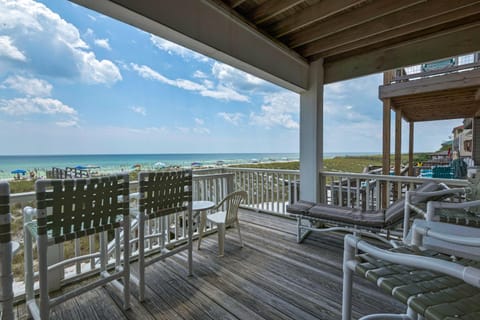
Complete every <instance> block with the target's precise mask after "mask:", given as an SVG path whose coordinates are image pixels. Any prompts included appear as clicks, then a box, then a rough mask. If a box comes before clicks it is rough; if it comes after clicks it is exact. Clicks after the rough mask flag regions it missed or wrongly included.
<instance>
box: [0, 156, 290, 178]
mask: <svg viewBox="0 0 480 320" xmlns="http://www.w3.org/2000/svg"><path fill="white" fill-rule="evenodd" d="M279 160H298V154H296V153H205V154H201V153H183V154H108V155H107V154H101V155H98V154H92V155H21V156H20V155H19V156H0V178H1V179H8V178H12V177H13V174H11V173H10V172H11V171H13V170H15V169H23V170H26V171H33V170H35V169H36V170H37V172H38V176H45V171H46V170H50V169H51V168H52V167H57V168H65V167H76V166H98V167H100V168H99V169H98V170H97V169H95V170H96V171H99V172H101V173H109V172H118V171H122V170H123V171H128V170H131V169H132V167H133V166H134V165H140V166H141V168H142V169H152V168H153V167H154V164H155V163H157V162H161V163H163V164H165V165H166V166H180V167H190V166H191V165H192V163H194V162H198V163H200V164H201V165H202V166H215V165H216V163H217V161H223V163H224V164H226V165H227V164H237V163H249V162H257V161H258V162H267V161H279ZM27 174H28V172H27Z"/></svg>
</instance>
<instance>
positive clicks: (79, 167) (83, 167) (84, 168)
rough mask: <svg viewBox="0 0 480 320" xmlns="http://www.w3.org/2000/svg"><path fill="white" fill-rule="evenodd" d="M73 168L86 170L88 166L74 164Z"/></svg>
mask: <svg viewBox="0 0 480 320" xmlns="http://www.w3.org/2000/svg"><path fill="white" fill-rule="evenodd" d="M75 169H78V170H87V169H88V167H85V166H76V167H75Z"/></svg>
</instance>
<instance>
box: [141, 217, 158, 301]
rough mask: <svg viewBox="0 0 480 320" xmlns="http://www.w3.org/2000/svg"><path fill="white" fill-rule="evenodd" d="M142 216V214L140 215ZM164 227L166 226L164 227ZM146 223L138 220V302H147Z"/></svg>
mask: <svg viewBox="0 0 480 320" xmlns="http://www.w3.org/2000/svg"><path fill="white" fill-rule="evenodd" d="M140 215H142V213H140ZM162 227H164V226H162ZM144 239H145V221H144V219H143V218H141V217H140V218H139V219H138V276H139V285H138V300H139V301H140V302H143V301H144V300H145V240H144Z"/></svg>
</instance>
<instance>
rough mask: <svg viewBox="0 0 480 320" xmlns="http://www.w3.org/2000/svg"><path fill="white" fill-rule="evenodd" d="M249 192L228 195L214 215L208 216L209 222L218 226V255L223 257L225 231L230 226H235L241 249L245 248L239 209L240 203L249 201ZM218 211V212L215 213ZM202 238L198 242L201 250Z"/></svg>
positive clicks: (215, 208) (241, 191)
mask: <svg viewBox="0 0 480 320" xmlns="http://www.w3.org/2000/svg"><path fill="white" fill-rule="evenodd" d="M247 196H248V195H247V192H246V191H243V190H240V191H235V192H232V193H230V194H228V195H227V196H226V197H225V198H224V199H223V200H222V201H220V203H219V204H217V205H216V206H215V207H214V208H213V209H212V211H214V213H212V214H209V215H207V220H208V221H210V222H212V223H214V224H216V225H217V227H218V255H219V256H223V254H224V244H225V229H226V228H227V227H229V226H233V225H234V226H235V227H236V228H237V231H238V238H239V241H240V247H243V241H242V234H241V233H240V222H239V220H238V209H239V207H240V203H241V202H242V201H244V200H246V199H247ZM215 211H216V212H215ZM200 242H201V238H199V240H198V248H199V249H200Z"/></svg>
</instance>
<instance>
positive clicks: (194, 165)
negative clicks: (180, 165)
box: [192, 162, 202, 167]
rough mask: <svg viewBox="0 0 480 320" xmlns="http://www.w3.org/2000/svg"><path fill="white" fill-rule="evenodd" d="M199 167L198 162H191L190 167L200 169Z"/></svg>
mask: <svg viewBox="0 0 480 320" xmlns="http://www.w3.org/2000/svg"><path fill="white" fill-rule="evenodd" d="M201 165H202V164H201V163H200V162H192V167H200V166H201Z"/></svg>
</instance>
